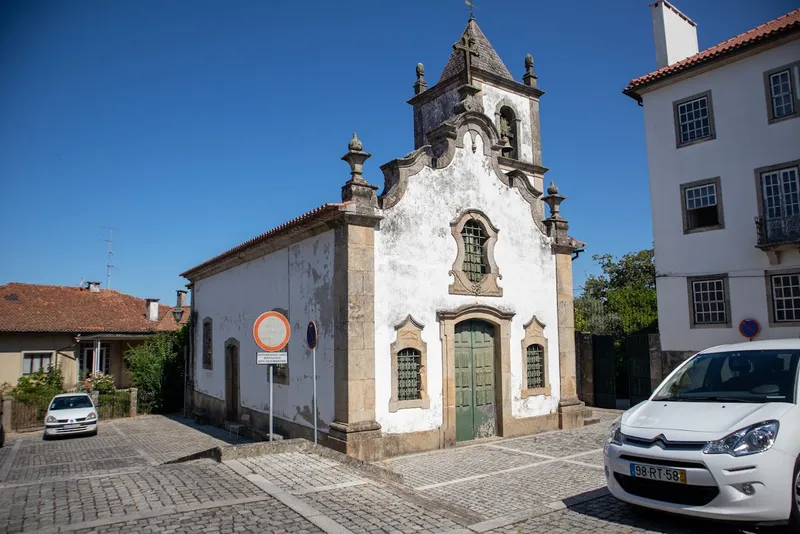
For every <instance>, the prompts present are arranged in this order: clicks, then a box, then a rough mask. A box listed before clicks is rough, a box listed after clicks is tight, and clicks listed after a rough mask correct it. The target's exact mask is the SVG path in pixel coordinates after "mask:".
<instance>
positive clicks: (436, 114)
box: [422, 89, 460, 145]
mask: <svg viewBox="0 0 800 534" xmlns="http://www.w3.org/2000/svg"><path fill="white" fill-rule="evenodd" d="M459 101H460V98H459V97H458V90H457V89H453V90H450V91H447V92H446V93H444V94H443V95H441V96H439V97H438V98H436V99H435V100H431V101H430V102H426V103H425V104H423V105H422V134H423V144H426V145H427V144H429V143H430V141H428V132H429V131H431V130H433V129H434V128H436V127H437V126H439V125H440V124H442V123H443V122H444V121H446V120H447V119H449V118H450V117H452V116H454V115H455V111H454V110H453V108H454V107H455V105H456V104H458V102H459Z"/></svg>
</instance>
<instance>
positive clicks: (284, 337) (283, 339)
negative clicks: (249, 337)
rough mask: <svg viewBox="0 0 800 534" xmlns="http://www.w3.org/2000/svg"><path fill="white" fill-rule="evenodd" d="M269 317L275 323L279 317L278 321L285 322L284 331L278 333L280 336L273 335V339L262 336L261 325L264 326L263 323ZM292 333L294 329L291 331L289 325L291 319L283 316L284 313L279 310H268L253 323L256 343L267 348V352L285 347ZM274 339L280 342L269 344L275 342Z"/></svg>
mask: <svg viewBox="0 0 800 534" xmlns="http://www.w3.org/2000/svg"><path fill="white" fill-rule="evenodd" d="M267 319H271V320H272V321H270V322H273V323H274V321H275V319H277V320H278V321H280V322H281V323H283V324H282V326H283V329H284V332H283V333H282V334H280V335H278V336H274V337H272V338H271V339H267V340H264V339H262V338H261V330H262V328H261V327H262V324H263V323H264V321H266V320H267ZM273 328H274V327H273ZM291 333H292V331H291V327H290V326H289V321H288V320H287V319H286V317H284V316H283V314H281V313H278V312H274V311H269V312H266V313H262V314H261V315H259V316H258V319H256V322H255V323H253V339H255V341H256V345H258V346H259V347H261V348H262V349H264V350H266V351H267V352H274V351H278V350H281V349H282V348H283V347H285V346H286V344H287V343H289V337H290V336H291ZM274 341H278V343H275V344H274V345H269V344H268V343H270V342H274Z"/></svg>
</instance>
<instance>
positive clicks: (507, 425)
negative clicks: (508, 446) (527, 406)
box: [500, 413, 559, 438]
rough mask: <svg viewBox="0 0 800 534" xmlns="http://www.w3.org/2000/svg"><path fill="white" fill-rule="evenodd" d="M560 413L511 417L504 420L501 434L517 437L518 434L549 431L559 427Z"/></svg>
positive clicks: (505, 436) (502, 435) (507, 436)
mask: <svg viewBox="0 0 800 534" xmlns="http://www.w3.org/2000/svg"><path fill="white" fill-rule="evenodd" d="M558 425H559V418H558V414H555V413H551V414H547V415H539V416H536V417H511V418H508V419H504V420H503V425H502V428H501V429H500V436H501V437H504V438H515V437H517V436H528V435H531V434H538V433H540V432H549V431H551V430H558V428H559V426H558Z"/></svg>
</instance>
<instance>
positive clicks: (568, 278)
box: [544, 184, 586, 429]
mask: <svg viewBox="0 0 800 534" xmlns="http://www.w3.org/2000/svg"><path fill="white" fill-rule="evenodd" d="M548 193H549V195H550V196H549V197H545V198H544V200H545V201H548V200H549V202H548V204H550V203H552V204H555V206H551V216H550V218H548V219H546V220H545V221H544V223H545V226H546V227H547V230H548V233H549V234H550V237H551V238H552V239H553V243H552V248H553V253H554V255H555V257H556V301H557V305H558V361H559V371H560V378H561V380H560V382H561V391H560V398H559V401H558V426H559V428H562V429H566V428H576V427H581V426H583V420H584V417H585V413H586V406H585V403H583V402H581V400H580V399H578V388H577V365H576V358H575V307H574V296H573V289H572V253H573V252H574V251H575V250H576V249H578V248H579V246H578V242H577V241H576V240H575V239H573V238H571V237H569V236H568V234H567V231H568V230H569V225H568V223H567V221H565V220H564V219H562V218H561V217H560V215H559V214H558V204H560V201H561V200H563V199H564V197H559V196H557V195H558V189H556V188H555V186H553V185H552V184H551V186H550V188H548ZM553 208H555V209H553Z"/></svg>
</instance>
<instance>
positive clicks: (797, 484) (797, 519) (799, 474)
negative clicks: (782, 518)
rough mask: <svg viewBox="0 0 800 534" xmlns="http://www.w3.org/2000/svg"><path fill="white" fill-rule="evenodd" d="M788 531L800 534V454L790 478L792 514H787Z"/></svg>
mask: <svg viewBox="0 0 800 534" xmlns="http://www.w3.org/2000/svg"><path fill="white" fill-rule="evenodd" d="M789 532H797V533H798V534H800V456H798V457H797V461H796V462H795V463H794V477H793V478H792V514H791V516H789Z"/></svg>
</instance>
